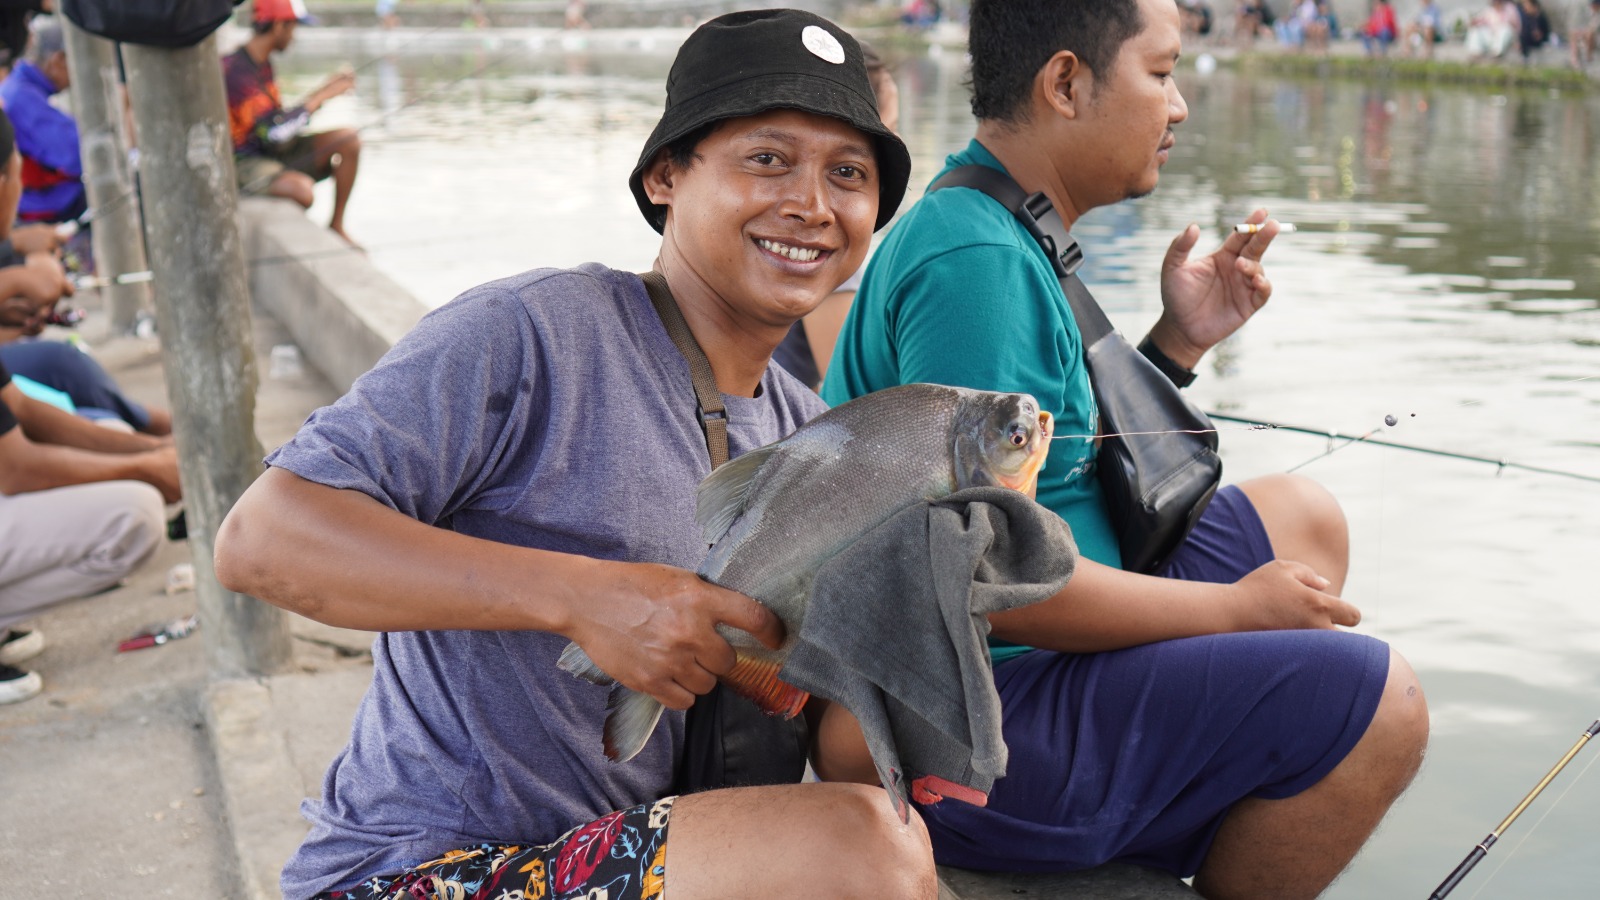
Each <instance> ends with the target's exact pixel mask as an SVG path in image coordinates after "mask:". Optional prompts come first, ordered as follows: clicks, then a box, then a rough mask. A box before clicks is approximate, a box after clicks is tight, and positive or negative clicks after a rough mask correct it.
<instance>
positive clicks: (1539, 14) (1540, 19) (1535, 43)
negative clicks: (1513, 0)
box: [1517, 0, 1550, 65]
mask: <svg viewBox="0 0 1600 900" xmlns="http://www.w3.org/2000/svg"><path fill="white" fill-rule="evenodd" d="M1549 41H1550V17H1549V16H1546V15H1545V14H1544V7H1543V6H1540V5H1539V0H1522V28H1521V30H1520V32H1519V34H1518V37H1517V49H1519V50H1521V51H1522V64H1523V65H1527V64H1528V63H1529V62H1531V59H1530V57H1531V56H1532V55H1533V51H1535V50H1537V49H1539V48H1540V47H1543V46H1544V45H1545V44H1547V43H1549Z"/></svg>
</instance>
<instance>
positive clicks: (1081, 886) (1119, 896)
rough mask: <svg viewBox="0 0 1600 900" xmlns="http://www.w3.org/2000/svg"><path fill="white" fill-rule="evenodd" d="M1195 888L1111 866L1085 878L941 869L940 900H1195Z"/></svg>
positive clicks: (1121, 865)
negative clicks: (1038, 899)
mask: <svg viewBox="0 0 1600 900" xmlns="http://www.w3.org/2000/svg"><path fill="white" fill-rule="evenodd" d="M1198 896H1200V895H1199V894H1197V893H1195V891H1194V888H1191V887H1189V886H1188V885H1187V884H1184V883H1183V882H1182V881H1180V880H1178V879H1177V878H1174V877H1172V876H1171V875H1168V874H1167V873H1165V872H1157V871H1156V870H1154V869H1147V868H1144V867H1143V866H1132V865H1128V864H1126V863H1110V864H1108V865H1104V866H1100V867H1099V868H1097V869H1090V870H1088V871H1086V872H1066V873H1060V874H1054V873H1047V874H1012V873H1006V872H973V871H970V870H967V869H957V868H953V867H951V866H940V867H939V900H1000V898H1007V900H1009V898H1013V897H1045V898H1049V900H1193V898H1195V897H1198Z"/></svg>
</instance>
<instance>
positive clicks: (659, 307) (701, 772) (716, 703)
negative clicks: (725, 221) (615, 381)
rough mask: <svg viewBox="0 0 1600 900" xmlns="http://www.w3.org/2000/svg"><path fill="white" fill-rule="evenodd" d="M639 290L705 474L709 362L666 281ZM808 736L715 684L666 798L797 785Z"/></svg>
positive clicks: (721, 433)
mask: <svg viewBox="0 0 1600 900" xmlns="http://www.w3.org/2000/svg"><path fill="white" fill-rule="evenodd" d="M639 277H640V278H642V279H644V286H645V290H646V291H647V292H648V293H649V294H650V302H651V303H652V304H653V305H654V306H655V308H656V314H657V315H658V316H660V317H661V324H663V325H665V326H666V329H667V334H668V336H670V337H671V338H672V342H673V343H674V344H676V345H677V347H678V352H679V353H682V354H683V358H684V359H685V360H686V361H687V362H688V363H689V378H690V380H691V381H692V382H694V392H695V398H696V402H697V404H698V407H699V408H698V409H697V410H696V413H695V415H696V418H697V419H699V422H700V430H701V431H703V432H704V433H705V437H706V452H708V453H709V454H711V469H712V471H716V468H717V466H720V465H722V464H723V463H725V462H727V461H728V414H727V410H726V409H725V408H724V407H723V405H722V392H721V391H720V390H718V389H717V380H716V378H715V376H713V375H712V373H711V363H710V362H709V361H707V359H706V355H705V352H704V351H702V350H701V349H700V344H699V342H697V341H696V340H695V339H694V333H693V332H691V331H690V330H689V324H688V323H687V322H685V321H684V319H683V313H682V312H681V311H680V310H679V309H678V304H677V301H676V300H674V299H673V297H672V291H671V289H669V288H668V287H667V279H666V278H664V277H662V275H661V273H659V272H645V273H643V274H642V275H640V276H639ZM810 737H811V733H810V729H809V728H807V726H806V719H805V716H803V715H800V716H795V717H794V718H793V719H780V718H778V717H777V716H769V715H767V714H766V713H765V712H763V711H762V710H761V708H760V707H758V706H756V705H755V704H754V703H751V702H750V701H749V700H746V699H745V698H743V697H741V696H739V695H738V694H735V693H734V692H733V691H731V690H729V689H728V687H727V685H724V684H723V683H722V682H720V681H719V682H717V685H716V687H714V688H712V689H711V692H710V693H707V694H701V695H700V696H698V697H696V698H695V701H694V705H693V706H691V707H689V712H688V714H687V715H686V716H685V717H684V723H683V757H682V759H681V760H680V761H679V763H678V766H677V768H676V771H675V773H674V776H673V785H672V792H673V793H675V794H692V793H695V792H697V791H709V790H714V789H716V788H725V787H751V786H755V785H761V784H797V783H799V781H800V779H801V777H803V776H804V774H805V769H806V749H807V747H808V746H809V745H810V742H811V741H810Z"/></svg>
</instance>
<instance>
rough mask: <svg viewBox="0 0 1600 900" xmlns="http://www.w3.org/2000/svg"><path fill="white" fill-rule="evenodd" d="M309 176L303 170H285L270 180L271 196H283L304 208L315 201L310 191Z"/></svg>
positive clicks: (307, 207) (310, 182) (309, 206)
mask: <svg viewBox="0 0 1600 900" xmlns="http://www.w3.org/2000/svg"><path fill="white" fill-rule="evenodd" d="M311 188H312V181H311V176H310V175H307V174H305V173H304V172H294V171H285V172H281V173H279V174H278V177H277V178H274V179H273V180H272V190H271V193H272V196H274V197H283V198H285V199H288V200H293V201H294V202H296V203H298V204H300V205H301V206H303V207H305V208H306V209H310V208H311V204H312V203H314V202H315V201H316V198H315V196H314V195H313V194H312V193H311Z"/></svg>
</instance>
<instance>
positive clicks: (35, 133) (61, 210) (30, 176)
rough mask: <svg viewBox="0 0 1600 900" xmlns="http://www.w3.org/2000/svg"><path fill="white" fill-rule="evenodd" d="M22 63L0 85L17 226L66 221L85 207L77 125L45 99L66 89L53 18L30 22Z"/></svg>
mask: <svg viewBox="0 0 1600 900" xmlns="http://www.w3.org/2000/svg"><path fill="white" fill-rule="evenodd" d="M32 30H33V39H32V41H31V42H30V43H29V44H28V50H27V53H26V56H25V58H24V59H22V60H20V61H18V62H17V64H16V65H15V66H13V67H12V69H11V74H10V75H7V76H6V79H5V81H4V82H3V83H0V103H3V104H4V105H5V108H6V112H7V113H9V114H10V116H11V123H12V126H13V127H14V128H15V129H16V133H17V152H18V153H19V154H20V155H21V156H22V204H21V206H20V207H19V209H18V217H19V218H20V219H21V220H22V221H23V222H66V221H69V220H72V219H76V218H78V217H80V216H82V215H83V214H84V213H85V212H86V211H87V210H88V208H89V200H88V194H87V193H86V192H85V190H84V186H83V161H82V159H81V158H80V154H79V152H78V123H77V120H75V119H74V118H72V116H71V115H70V114H68V113H66V112H63V111H62V110H60V109H58V108H56V107H55V106H54V105H52V104H51V102H50V98H51V97H52V96H54V95H56V94H58V93H60V92H62V91H64V90H66V89H67V88H68V87H70V86H71V85H72V73H71V71H70V70H69V69H68V67H67V50H66V44H65V39H64V38H63V37H62V34H61V24H60V23H59V22H57V21H56V20H55V17H54V16H44V17H40V18H38V19H35V20H34V21H33V29H32Z"/></svg>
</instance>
